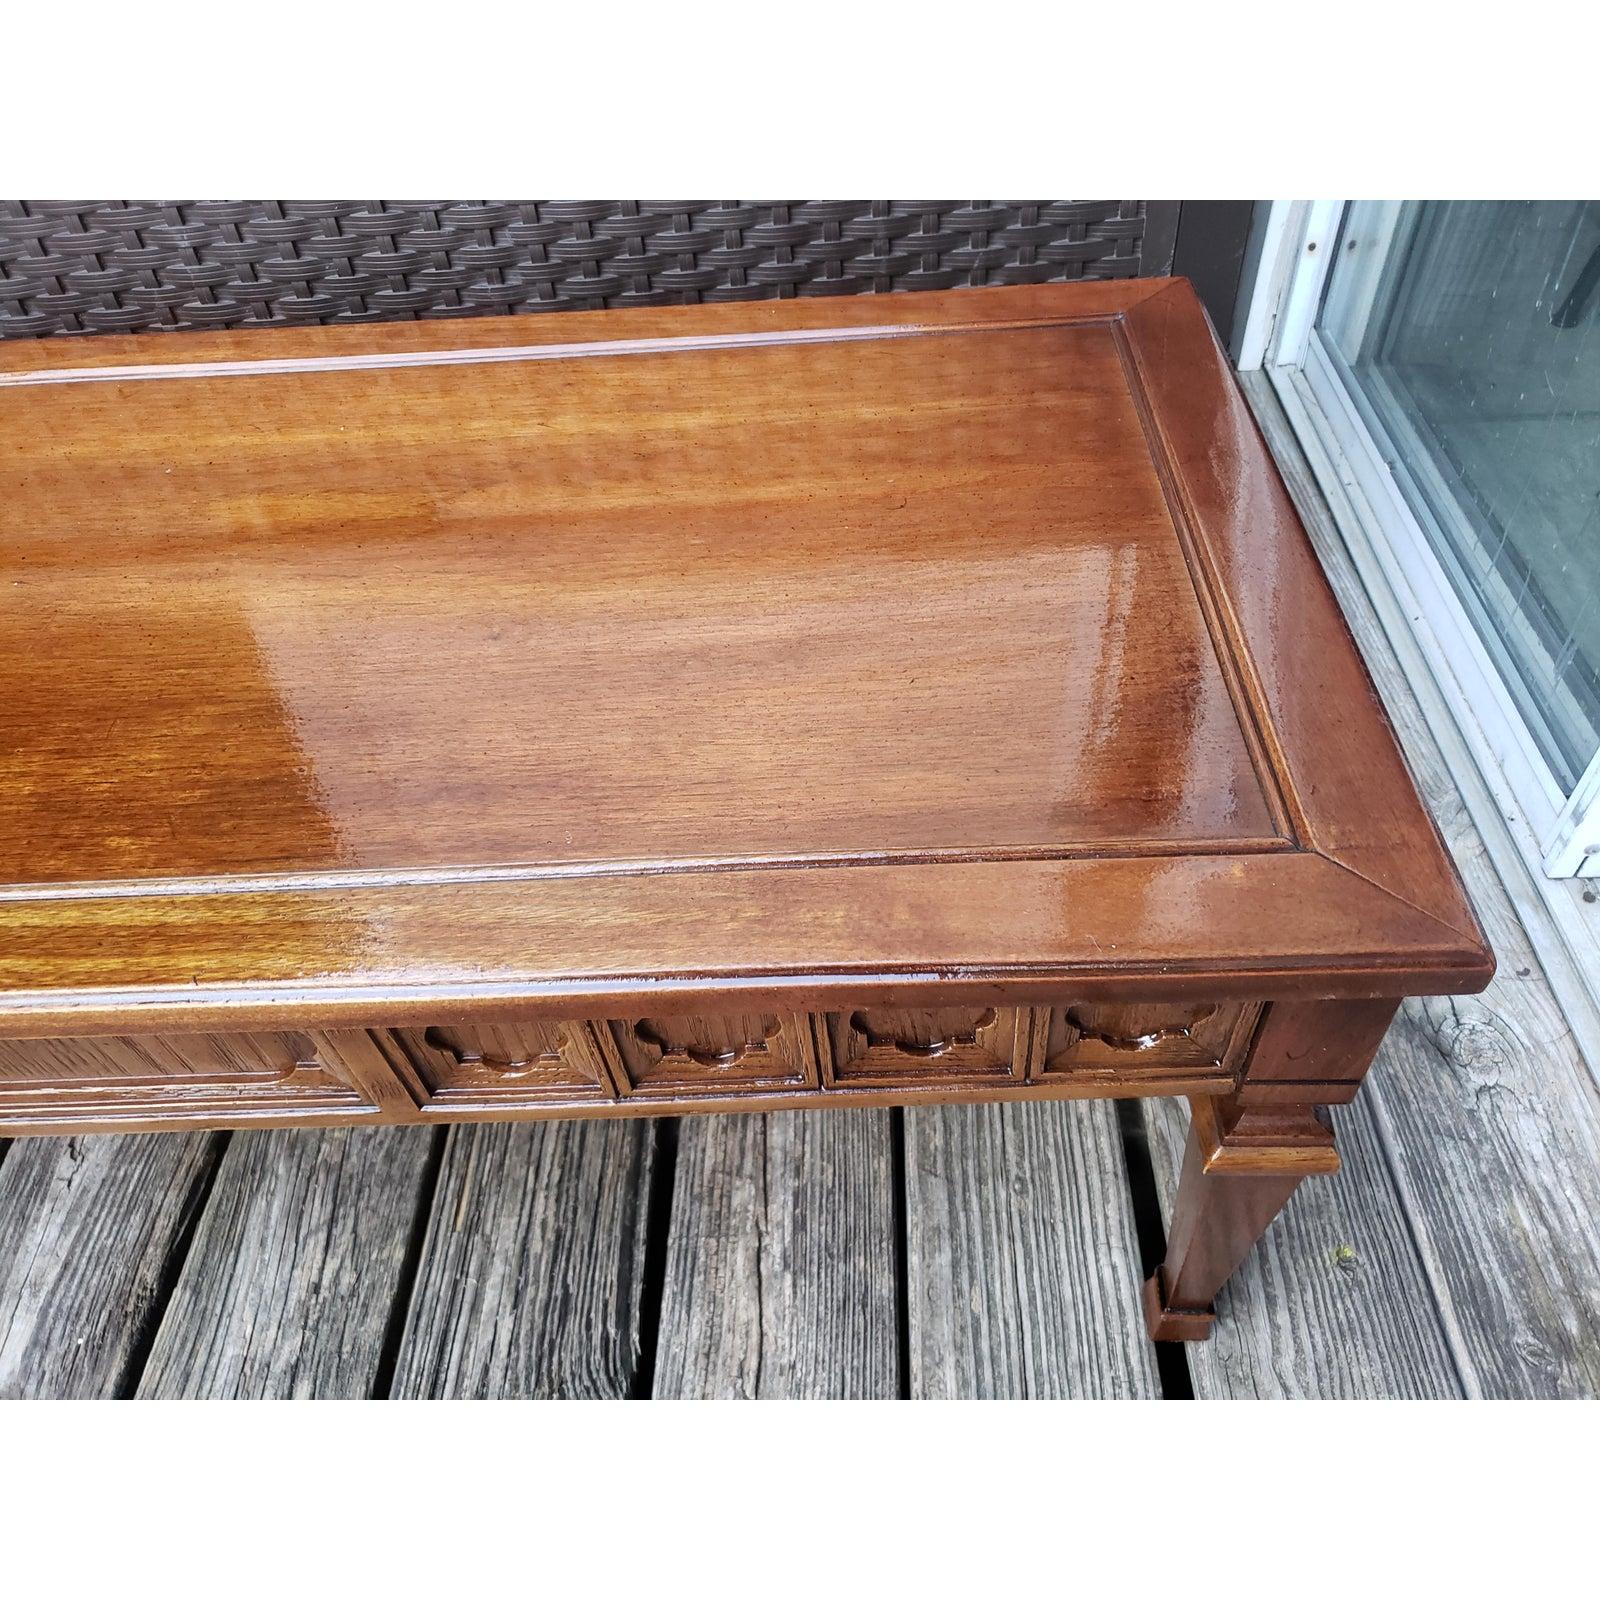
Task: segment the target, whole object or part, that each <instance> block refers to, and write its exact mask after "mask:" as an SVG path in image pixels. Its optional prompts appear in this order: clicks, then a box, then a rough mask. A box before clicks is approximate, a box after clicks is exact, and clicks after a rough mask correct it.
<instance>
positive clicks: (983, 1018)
mask: <svg viewBox="0 0 1600 1600" xmlns="http://www.w3.org/2000/svg"><path fill="white" fill-rule="evenodd" d="M994 1021H995V1013H994V1011H993V1010H988V1011H983V1012H980V1013H979V1014H978V1015H977V1016H976V1017H974V1018H973V1019H972V1022H971V1024H970V1026H968V1027H967V1028H965V1029H958V1030H957V1031H956V1032H954V1033H947V1034H945V1035H944V1036H943V1037H941V1038H938V1039H930V1040H928V1041H927V1042H924V1041H922V1040H920V1039H905V1038H901V1037H899V1036H898V1035H896V1034H892V1033H880V1032H878V1031H876V1030H874V1028H873V1026H872V1022H871V1013H870V1012H867V1011H852V1012H851V1013H850V1028H851V1031H852V1032H854V1033H859V1034H860V1035H861V1037H862V1038H863V1039H865V1040H866V1041H867V1044H868V1045H869V1046H870V1047H872V1048H874V1049H877V1048H880V1047H891V1048H893V1049H895V1050H898V1051H899V1052H900V1054H901V1055H905V1056H913V1057H915V1058H916V1059H917V1060H919V1061H931V1060H934V1059H936V1058H937V1057H939V1056H942V1055H946V1054H948V1053H949V1052H950V1051H951V1050H954V1049H956V1048H957V1047H958V1046H962V1045H967V1046H971V1045H975V1044H977V1042H978V1036H979V1034H981V1033H982V1032H983V1030H984V1029H985V1028H992V1027H993V1026H994Z"/></svg>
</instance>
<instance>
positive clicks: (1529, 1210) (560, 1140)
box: [0, 392, 1600, 1399]
mask: <svg viewBox="0 0 1600 1600" xmlns="http://www.w3.org/2000/svg"><path fill="white" fill-rule="evenodd" d="M1257 399H1258V404H1261V403H1267V402H1263V401H1262V400H1261V399H1260V396H1259V392H1258V394H1257ZM1290 476H1291V480H1292V487H1293V488H1294V490H1295V493H1296V497H1297V499H1299V500H1300V502H1301V507H1302V511H1303V513H1304V514H1305V515H1306V516H1307V519H1308V521H1309V523H1310V525H1311V528H1312V533H1313V537H1314V538H1315V539H1316V541H1317V543H1318V548H1319V550H1320V551H1321V553H1322V556H1323V560H1324V563H1325V564H1326V565H1327V567H1328V569H1329V571H1330V574H1331V575H1332V577H1333V579H1334V582H1335V585H1336V587H1337V588H1338V590H1339V593H1340V597H1341V599H1342V600H1343V602H1344V604H1345V607H1346V610H1347V614H1348V615H1349V617H1350V620H1351V624H1352V627H1353V628H1354V629H1355V631H1356V634H1357V636H1358V638H1359V639H1360V641H1361V643H1362V646H1363V649H1364V650H1365V652H1366V654H1367V658H1368V660H1369V662H1370V663H1371V665H1372V668H1373V672H1374V675H1375V676H1376V678H1377V680H1378V683H1379V686H1380V689H1381V690H1382V692H1383V695H1384V698H1385V701H1386V703H1387V705H1388V707H1389V710H1390V714H1391V716H1392V717H1393V718H1394V720H1395V723H1396V726H1397V728H1398V729H1399V732H1400V735H1401V738H1402V741H1403V742H1404V744H1405V746H1406V749H1407V752H1408V754H1409V756H1410V758H1411V761H1412V764H1413V767H1414V769H1415V770H1416V772H1417V775H1418V778H1419V781H1420V782H1421V785H1422V787H1423V790H1424V792H1425V794H1426V795H1427V798H1428V800H1429V802H1430V804H1431V805H1432V807H1433V810H1434V813H1435V815H1436V816H1437V817H1438V819H1439V822H1440V826H1441V828H1442V829H1443V831H1444V833H1445V836H1446V838H1447V839H1448V840H1449V842H1450V844H1451V846H1452V848H1453V850H1454V851H1455V854H1456V858H1457V860H1458V861H1459V862H1460V864H1461V868H1462V871H1463V874H1464V875H1465V877H1466V880H1467V884H1468V887H1469V889H1470V890H1471V892H1472V895H1473V898H1474V901H1475V903H1476V905H1477V907H1478V911H1479V914H1480V916H1481V917H1482V919H1483V922H1484V925H1485V927H1486V928H1487V930H1488V932H1489V935H1490V938H1491V940H1492V942H1493V943H1494V946H1495V949H1496V951H1497V953H1498V955H1499V959H1500V973H1499V976H1498V977H1497V978H1496V980H1495V982H1494V984H1493V985H1492V987H1491V988H1490V989H1489V990H1488V991H1487V992H1486V993H1485V994H1483V995H1482V996H1479V997H1476V998H1472V999H1460V1000H1448V1001H1437V1002H1432V1001H1425V1002H1415V1003H1408V1004H1407V1005H1406V1006H1405V1007H1404V1009H1403V1010H1402V1012H1401V1016H1400V1019H1399V1021H1398V1023H1397V1025H1396V1026H1395V1028H1394V1029H1393V1030H1392V1031H1391V1033H1390V1036H1389V1039H1388V1040H1387V1042H1386V1043H1385V1045H1384V1047H1383V1051H1382V1054H1381V1056H1380V1058H1379V1062H1378V1066H1377V1068H1376V1069H1375V1071H1374V1073H1373V1076H1372V1078H1371V1079H1370V1080H1369V1083H1368V1085H1367V1087H1366V1089H1365V1091H1364V1093H1363V1095H1362V1097H1361V1099H1360V1100H1359V1101H1358V1102H1357V1103H1356V1104H1355V1105H1353V1106H1349V1107H1345V1108H1341V1109H1339V1110H1337V1111H1336V1112H1335V1113H1334V1116H1335V1123H1336V1126H1337V1129H1338V1132H1339V1137H1340V1146H1341V1149H1342V1151H1343V1153H1344V1157H1345V1168H1344V1171H1343V1172H1341V1173H1340V1174H1339V1176H1338V1177H1336V1178H1334V1179H1331V1180H1327V1179H1325V1180H1318V1181H1315V1182H1311V1183H1308V1184H1306V1185H1305V1186H1303V1188H1302V1189H1301V1191H1300V1193H1299V1194H1298V1195H1297V1196H1296V1198H1295V1200H1294V1201H1293V1202H1292V1203H1291V1205H1290V1207H1289V1209H1288V1211H1287V1212H1286V1213H1285V1215H1284V1216H1283V1217H1282V1218H1280V1219H1279V1222H1278V1223H1277V1225H1276V1226H1275V1228H1274V1229H1273V1230H1272V1232H1271V1233H1270V1234H1269V1235H1268V1238H1267V1240H1266V1241H1265V1243H1264V1245H1263V1246H1262V1247H1261V1248H1260V1249H1259V1250H1258V1251H1257V1253H1256V1255H1255V1256H1254V1257H1253V1258H1252V1260H1251V1261H1250V1262H1249V1263H1248V1265H1247V1266H1246V1268H1245V1269H1244V1271H1243V1272H1242V1273H1241V1274H1240V1277H1239V1279H1238V1281H1237V1282H1236V1284H1235V1285H1234V1286H1233V1287H1232V1288H1231V1289H1230V1290H1229V1291H1228V1293H1227V1295H1226V1296H1225V1299H1224V1301H1223V1303H1222V1305H1221V1307H1220V1308H1219V1309H1220V1310H1221V1312H1222V1316H1221V1318H1220V1320H1219V1323H1218V1327H1217V1331H1216V1334H1215V1336H1214V1337H1213V1339H1212V1340H1211V1342H1210V1343H1209V1344H1206V1345H1198V1346H1190V1347H1188V1348H1187V1349H1179V1348H1177V1347H1169V1348H1167V1349H1165V1350H1163V1351H1162V1352H1160V1354H1159V1357H1158V1354H1157V1352H1156V1351H1155V1349H1154V1348H1153V1347H1152V1346H1150V1345H1149V1344H1148V1343H1147V1342H1146V1341H1145V1338H1144V1334H1143V1330H1142V1326H1141V1324H1140V1319H1139V1308H1138V1294H1137V1288H1138V1283H1139V1280H1140V1277H1141V1275H1142V1272H1143V1270H1144V1268H1145V1266H1146V1265H1147V1264H1148V1263H1149V1262H1150V1261H1151V1260H1152V1259H1154V1258H1155V1257H1156V1256H1157V1255H1158V1254H1159V1249H1160V1229H1161V1210H1160V1208H1161V1203H1162V1201H1163V1199H1164V1197H1165V1196H1166V1194H1167V1193H1168V1192H1169V1191H1170V1188H1171V1185H1172V1182H1173V1178H1174V1176H1175V1164H1176V1161H1177V1157H1178V1152H1179V1150H1180V1148H1181V1141H1182V1133H1183V1117H1184V1112H1183V1108H1182V1106H1181V1103H1178V1104H1172V1103H1162V1102H1150V1103H1148V1104H1146V1105H1144V1106H1143V1107H1137V1106H1134V1107H1124V1108H1120V1109H1119V1108H1118V1107H1115V1106H1111V1105H1107V1104H1094V1103H1082V1104H1058V1105H1042V1104H1036V1105H1017V1106H1009V1107H1004V1108H996V1107H970V1108H955V1107H952V1108H939V1109H917V1110H912V1111H907V1112H904V1113H898V1112H884V1111H850V1112H833V1113H820V1114H812V1113H806V1114H799V1113H790V1114H784V1115H778V1116H761V1117H757V1116H751V1117H711V1118H704V1119H700V1120H695V1121H687V1122H684V1123H682V1124H673V1123H669V1122H659V1123H643V1122H636V1123H622V1122H611V1123H605V1122H595V1123H543V1124H523V1125H495V1126H483V1127H463V1128H456V1129H450V1130H448V1131H447V1130H444V1129H438V1130H429V1129H422V1130H417V1129H394V1130H382V1129H358V1130H349V1131H330V1132H324V1133H311V1132H300V1133H268V1132H261V1133H240V1134H233V1135H228V1134H207V1133H200V1134H189V1135H156V1136H152V1135H133V1136H128V1137H124V1138H105V1137H102V1138H81V1139H61V1140H31V1141H18V1142H15V1143H13V1144H11V1145H10V1146H9V1147H0V1395H5V1396H109V1395H127V1396H150V1397H176V1396H291V1395H295V1396H396V1397H419V1396H491V1395H492V1396H536V1395H538V1396H546V1395H584V1396H616V1397H623V1396H654V1397H657V1398H688V1397H693V1396H762V1397H768V1396H770V1397H779V1396H862V1397H867V1396H871V1397H893V1396H896V1395H900V1396H912V1397H924V1396H927V1397H933V1396H1017V1397H1046V1396H1052V1397H1053V1396H1119V1397H1120V1396H1126V1397H1157V1396H1161V1395H1163V1394H1165V1395H1167V1396H1169V1397H1172V1396H1183V1395H1187V1394H1190V1393H1193V1394H1194V1395H1196V1396H1197V1397H1199V1398H1202V1399H1213V1398H1229V1397H1237V1396H1275V1397H1290V1396H1453V1395H1507V1396H1577V1395H1588V1396H1595V1395H1600V1092H1597V1088H1596V1084H1595V1081H1594V1079H1593V1078H1592V1077H1591V1075H1590V1073H1589V1071H1588V1069H1587V1067H1586V1066H1585V1063H1584V1061H1583V1059H1582V1057H1581V1056H1580V1054H1579V1052H1578V1050H1577V1048H1576V1046H1575V1045H1574V1043H1573V1040H1572V1038H1571V1035H1570V1032H1569V1031H1568V1029H1567V1028H1566V1025H1565V1022H1564V1020H1563V1018H1562V1015H1561V1011H1560V1008H1559V1006H1558V1005H1557V1004H1556V1003H1555V1000H1554V998H1553V996H1552V995H1551V992H1550V989H1549V986H1548V984H1547V983H1546V981H1545V978H1544V975H1543V973H1542V972H1541V970H1540V967H1539V964H1538V961H1537V959H1536V958H1535V956H1534V954H1533V951H1532V949H1531V947H1530V946H1529V944H1528V941H1527V938H1526V936H1525V934H1524V933H1523V930H1522V927H1521V924H1520V923H1519V922H1518V920H1517V914H1516V911H1515V909H1514V908H1513V906H1512V903H1511V900H1510V898H1509V897H1508V895H1507V893H1506V890H1505V888H1504V887H1503V886H1502V885H1501V883H1500V880H1499V878H1498V877H1497V875H1496V873H1495V870H1494V868H1493V866H1492V865H1491V863H1490V861H1489V859H1488V856H1487V855H1486V853H1485V851H1484V848H1483V844H1482V841H1481V839H1480V838H1479V836H1478V834H1477V832H1476V830H1475V828H1474V826H1473V824H1472V821H1471V818H1470V816H1469V814H1468V811H1467V808H1466V807H1465V805H1464V804H1463V802H1462V799H1461V796H1460V794H1459V793H1458V791H1457V789H1456V786H1455V784H1454V782H1453V780H1452V779H1451V778H1450V776H1449V774H1448V772H1447V770H1446V768H1445V765H1444V762H1443V759H1442V757H1441V755H1440V752H1439V748H1438V745H1437V743H1436V742H1435V738H1434V735H1433V734H1432V732H1430V730H1429V728H1428V726H1427V724H1426V722H1425V720H1424V718H1423V716H1422V714H1421V712H1420V710H1419V708H1418V706H1417V704H1416V702H1415V700H1414V698H1413V696H1412V695H1411V692H1410V690H1409V688H1408V687H1407V685H1406V681H1405V678H1404V676H1403V674H1402V672H1401V670H1400V667H1399V665H1398V663H1397V662H1396V660H1395V658H1394V655H1393V653H1392V651H1391V650H1390V647H1389V645H1388V642H1387V640H1386V639H1385V637H1384V635H1383V633H1382V631H1381V628H1380V627H1379V625H1378V623H1377V621H1376V619H1375V617H1374V615H1373V613H1372V610H1371V608H1370V605H1369V603H1368V601H1367V599H1366V596H1365V594H1364V592H1363V590H1362V588H1361V585H1360V582H1359V579H1358V578H1357V577H1356V575H1355V573H1354V571H1353V569H1352V568H1351V566H1350V564H1349V561H1348V558H1347V557H1346V555H1345V553H1344V551H1343V548H1342V546H1341V545H1340V544H1339V542H1338V538H1337V535H1336V533H1334V532H1333V531H1332V529H1331V527H1330V525H1329V524H1328V522H1327V519H1326V513H1325V509H1324V508H1322V507H1320V505H1319V503H1318V500H1317V497H1316V492H1315V489H1314V488H1312V487H1310V486H1309V484H1308V482H1307V480H1306V479H1305V477H1304V474H1303V473H1302V472H1298V471H1297V470H1296V469H1295V466H1294V463H1293V462H1292V461H1291V463H1290Z"/></svg>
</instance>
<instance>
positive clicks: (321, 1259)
mask: <svg viewBox="0 0 1600 1600" xmlns="http://www.w3.org/2000/svg"><path fill="white" fill-rule="evenodd" d="M433 1137H434V1131H433V1130H431V1129H427V1128H328V1129H321V1130H318V1129H309V1128H308V1129H305V1130H303V1131H294V1132H257V1133H241V1134H236V1135H235V1136H234V1138H233V1141H232V1142H231V1144H230V1145H229V1146H228V1151H227V1154H226V1155H225V1156H224V1157H223V1161H222V1166H221V1168H220V1170H219V1171H218V1173H217V1180H216V1183H215V1185H214V1186H213V1188H212V1191H211V1198H210V1200H209V1201H208V1202H207V1205H206V1209H205V1213H204V1215H203V1216H202V1217H201V1219H200V1223H199V1226H198V1227H197V1229H196V1230H195V1236H194V1242H193V1244H192V1245H191V1247H190V1249H189V1253H188V1256H187V1258H186V1259H185V1261H184V1265H183V1270H182V1273H181V1274H180V1275H179V1278H178V1281H177V1283H176V1285H175V1286H174V1289H173V1292H172V1297H171V1300H170V1301H169V1302H168V1305H167V1309H166V1312H165V1314H164V1316H163V1317H162V1320H161V1326H160V1328H159V1330H158V1331H157V1334H156V1338H155V1343H154V1345H153V1347H152V1349H151V1352H150V1359H149V1362H148V1363H147V1364H146V1367H145V1371H144V1376H143V1378H142V1380H141V1382H140V1385H139V1394H140V1395H141V1396H145V1397H150V1398H154V1399H176V1398H191V1399H280V1398H281V1399H289V1398H294V1399H305V1398H339V1399H360V1398H364V1397H367V1396H369V1395H371V1394H372V1393H373V1387H374V1383H375V1380H376V1379H377V1376H378V1372H379V1367H380V1362H381V1358H382V1354H383V1347H384V1338H385V1334H386V1332H387V1329H388V1325H389V1317H390V1313H391V1309H392V1307H393V1304H394V1299H395V1296H396V1293H397V1292H398V1289H399V1280H400V1276H401V1272H402V1268H403V1265H404V1262H405V1259H406V1252H407V1249H408V1247H409V1244H410V1240H411V1234H412V1228H413V1226H414V1224H415V1222H416V1220H417V1216H416V1213H417V1207H418V1203H419V1200H420V1198H421V1195H422V1192H423V1188H424V1185H425V1182H426V1176H427V1171H428V1165H429V1151H430V1149H431V1145H432V1140H433Z"/></svg>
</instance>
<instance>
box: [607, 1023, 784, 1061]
mask: <svg viewBox="0 0 1600 1600" xmlns="http://www.w3.org/2000/svg"><path fill="white" fill-rule="evenodd" d="M633 1031H634V1034H635V1036H636V1037H637V1038H638V1039H639V1041H640V1043H642V1044H645V1045H648V1046H649V1047H650V1049H652V1050H654V1051H656V1052H658V1053H659V1055H660V1056H661V1059H662V1060H663V1061H690V1062H693V1063H694V1065H695V1066H697V1067H736V1066H738V1065H739V1063H740V1062H742V1061H748V1060H749V1059H750V1057H751V1056H767V1055H771V1054H772V1050H771V1044H772V1041H773V1040H774V1039H776V1038H777V1037H778V1035H779V1034H780V1033H782V1032H783V1024H782V1023H781V1022H780V1021H779V1020H778V1019H777V1018H776V1017H769V1018H767V1019H766V1020H765V1021H764V1022H763V1023H762V1034H761V1037H760V1038H759V1039H747V1040H746V1041H745V1042H744V1043H743V1044H739V1045H727V1046H724V1047H723V1048H721V1049H715V1050H714V1049H712V1048H710V1047H709V1046H707V1045H694V1044H674V1043H673V1042H672V1040H671V1039H669V1038H668V1037H667V1036H666V1034H665V1033H663V1032H662V1031H661V1030H660V1029H659V1028H657V1027H656V1026H655V1024H654V1023H652V1022H651V1020H650V1019H649V1018H648V1017H640V1018H639V1020H638V1021H637V1022H636V1023H634V1025H633Z"/></svg>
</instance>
